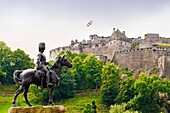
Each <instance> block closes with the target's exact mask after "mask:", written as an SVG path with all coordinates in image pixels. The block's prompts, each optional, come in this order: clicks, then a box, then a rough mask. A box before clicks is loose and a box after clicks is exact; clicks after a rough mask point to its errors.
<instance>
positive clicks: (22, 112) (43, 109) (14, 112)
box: [8, 105, 66, 113]
mask: <svg viewBox="0 0 170 113" xmlns="http://www.w3.org/2000/svg"><path fill="white" fill-rule="evenodd" d="M65 111H66V110H65V108H64V106H62V105H57V106H30V107H11V108H9V109H8V113H65Z"/></svg>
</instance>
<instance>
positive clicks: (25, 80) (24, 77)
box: [12, 56, 72, 107]
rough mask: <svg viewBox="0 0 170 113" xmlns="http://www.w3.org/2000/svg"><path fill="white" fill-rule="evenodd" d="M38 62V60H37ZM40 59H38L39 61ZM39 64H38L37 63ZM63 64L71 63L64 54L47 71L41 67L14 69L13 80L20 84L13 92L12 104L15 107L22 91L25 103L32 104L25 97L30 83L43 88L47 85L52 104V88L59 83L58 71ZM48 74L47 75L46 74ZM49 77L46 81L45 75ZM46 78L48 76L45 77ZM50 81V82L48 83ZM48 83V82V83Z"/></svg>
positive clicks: (67, 65) (51, 103) (68, 64)
mask: <svg viewBox="0 0 170 113" xmlns="http://www.w3.org/2000/svg"><path fill="white" fill-rule="evenodd" d="M38 59H39V58H38ZM37 62H39V61H37ZM41 62H42V61H41V60H40V62H39V63H41ZM37 65H39V64H37ZM63 66H66V67H69V68H71V67H72V63H71V62H70V61H68V60H67V59H66V58H65V56H63V57H59V58H58V59H57V60H56V61H55V62H54V64H53V65H52V66H51V67H50V68H49V69H47V68H46V69H47V71H48V73H46V72H45V71H44V70H43V69H42V70H41V68H39V67H38V66H37V68H38V70H37V69H26V70H16V71H15V72H14V74H13V78H14V81H15V82H16V83H18V84H20V87H19V89H18V90H17V91H16V92H15V95H14V99H13V102H12V103H13V105H14V107H16V106H17V105H16V99H17V97H18V95H19V94H20V93H21V92H23V91H24V93H23V95H24V98H25V101H26V103H27V104H28V105H29V106H32V105H31V104H30V103H29V101H28V98H27V92H28V89H29V86H30V85H31V84H35V85H37V86H41V87H43V88H47V87H48V86H49V87H50V93H49V103H50V105H54V103H53V94H54V89H55V87H56V86H58V83H59V80H60V79H59V77H60V72H61V69H62V67H63ZM46 74H48V75H46ZM47 76H48V77H49V80H48V81H46V77H47ZM47 79H48V78H47ZM49 82H50V83H49ZM48 83H49V84H48Z"/></svg>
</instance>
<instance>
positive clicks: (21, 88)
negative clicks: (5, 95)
mask: <svg viewBox="0 0 170 113" xmlns="http://www.w3.org/2000/svg"><path fill="white" fill-rule="evenodd" d="M23 90H24V86H23V85H20V87H19V89H18V90H17V91H16V92H15V95H14V99H13V101H12V104H13V105H14V107H16V106H17V105H16V99H17V97H18V95H19V94H20V93H21V92H22V91H23Z"/></svg>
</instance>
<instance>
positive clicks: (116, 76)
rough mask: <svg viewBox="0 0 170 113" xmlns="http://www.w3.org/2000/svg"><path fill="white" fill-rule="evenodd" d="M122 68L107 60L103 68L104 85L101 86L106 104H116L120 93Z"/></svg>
mask: <svg viewBox="0 0 170 113" xmlns="http://www.w3.org/2000/svg"><path fill="white" fill-rule="evenodd" d="M119 83H120V69H119V67H116V66H115V65H114V64H111V63H109V62H107V63H106V64H105V65H104V66H103V69H102V86H101V88H100V92H101V97H102V101H103V102H104V103H105V104H106V105H111V104H114V103H115V102H114V99H115V98H116V97H117V95H118V93H119Z"/></svg>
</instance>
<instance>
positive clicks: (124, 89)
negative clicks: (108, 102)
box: [115, 77, 136, 104]
mask: <svg viewBox="0 0 170 113" xmlns="http://www.w3.org/2000/svg"><path fill="white" fill-rule="evenodd" d="M134 83H135V78H133V77H128V78H127V79H126V80H122V81H121V85H120V88H119V94H118V95H117V97H116V99H115V102H116V103H118V104H121V103H124V102H125V103H126V102H128V101H130V99H132V98H133V97H134V96H135V94H136V90H135V89H134Z"/></svg>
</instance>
